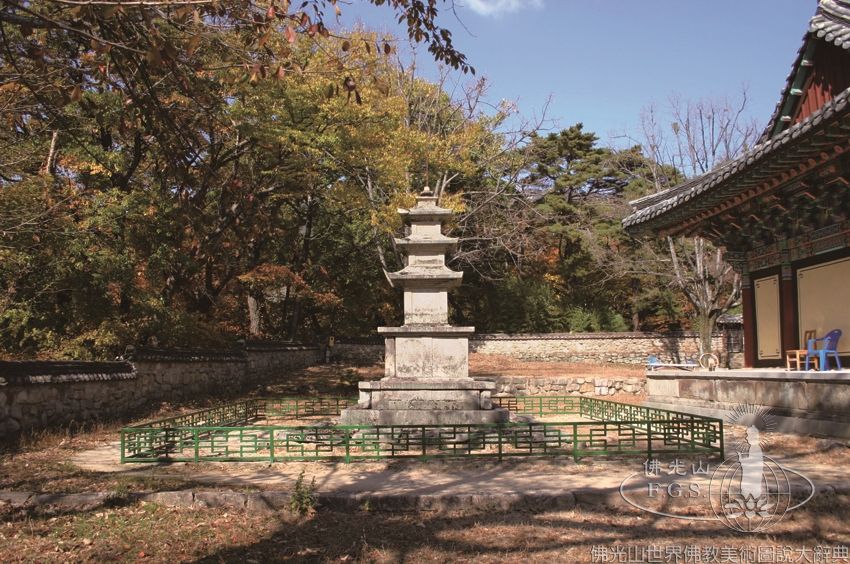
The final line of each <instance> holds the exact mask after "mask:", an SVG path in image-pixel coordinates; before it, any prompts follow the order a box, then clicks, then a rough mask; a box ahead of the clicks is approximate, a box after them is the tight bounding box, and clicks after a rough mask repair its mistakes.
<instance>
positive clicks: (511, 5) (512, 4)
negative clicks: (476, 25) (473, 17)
mask: <svg viewBox="0 0 850 564" xmlns="http://www.w3.org/2000/svg"><path fill="white" fill-rule="evenodd" d="M464 3H465V4H466V6H467V7H468V8H469V9H470V10H472V11H473V12H475V13H476V14H480V15H482V16H501V15H502V14H508V13H510V12H516V11H518V10H519V9H520V8H524V7H525V8H539V7H541V6H542V5H543V0H466V1H465V2H464Z"/></svg>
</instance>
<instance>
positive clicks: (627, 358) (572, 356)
mask: <svg viewBox="0 0 850 564" xmlns="http://www.w3.org/2000/svg"><path fill="white" fill-rule="evenodd" d="M726 342H727V339H726V336H725V334H723V333H718V334H716V335H715V336H714V337H713V338H712V345H711V346H712V350H713V351H715V352H716V353H718V352H719V356H720V364H721V366H728V367H730V368H740V367H741V366H743V353H741V352H730V351H728V350H727V347H726ZM469 351H470V352H471V353H479V354H492V355H504V356H510V357H512V358H516V359H519V360H527V361H551V362H575V363H584V362H592V363H618V364H644V363H646V359H647V357H648V356H649V355H655V356H656V357H658V358H659V360H661V361H662V362H677V363H679V362H684V361H685V360H686V359H689V358H693V359H696V358H697V357H698V356H699V342H698V337H697V335H696V334H695V333H676V334H659V333H552V334H522V335H507V334H479V335H474V336H473V337H471V338H470V340H469ZM330 354H331V359H332V360H341V361H346V362H362V363H371V362H380V361H381V360H382V359H383V354H384V348H383V343H382V342H381V341H380V340H377V339H371V340H365V339H364V340H352V341H345V340H341V341H337V343H336V344H335V345H334V347H333V348H332V349H331V353H330Z"/></svg>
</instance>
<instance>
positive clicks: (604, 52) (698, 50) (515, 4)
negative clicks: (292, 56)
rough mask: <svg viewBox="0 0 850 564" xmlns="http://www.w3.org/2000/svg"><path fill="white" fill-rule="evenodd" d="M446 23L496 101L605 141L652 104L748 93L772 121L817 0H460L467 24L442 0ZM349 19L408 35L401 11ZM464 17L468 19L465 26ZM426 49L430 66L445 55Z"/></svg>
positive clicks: (367, 12)
mask: <svg viewBox="0 0 850 564" xmlns="http://www.w3.org/2000/svg"><path fill="white" fill-rule="evenodd" d="M441 6H442V7H443V11H444V12H445V13H444V15H443V16H442V17H441V20H440V22H441V24H442V25H444V26H445V27H448V28H449V29H451V30H452V32H453V35H454V39H455V42H456V44H457V47H458V48H459V49H460V50H461V51H462V52H463V53H465V54H466V55H467V57H468V58H469V61H470V63H471V64H472V65H473V66H474V67H475V68H476V71H477V73H478V74H479V75H483V76H485V77H487V78H488V79H489V81H490V83H491V84H490V91H489V93H490V96H489V97H490V99H491V100H492V101H498V100H500V99H509V100H515V101H517V102H518V104H519V110H520V112H521V113H522V114H523V115H526V116H532V115H535V114H537V115H539V113H540V111H541V110H542V108H543V107H544V105H545V104H546V101H547V99H548V98H549V97H550V95H551V98H552V99H551V104H550V105H549V108H548V110H547V115H548V117H551V118H555V119H556V120H557V123H556V125H557V126H560V127H566V126H569V125H570V124H572V123H575V122H579V121H580V122H583V123H584V124H585V127H586V128H587V129H589V130H591V131H594V132H596V133H597V135H599V136H600V137H601V138H602V140H603V141H605V142H607V141H609V140H610V139H611V136H615V135H620V134H622V133H624V132H625V133H629V134H636V133H637V129H638V122H639V115H640V112H641V108H643V107H645V106H647V105H648V104H651V103H655V104H656V105H657V106H659V107H663V105H664V104H666V101H667V99H668V98H669V96H670V95H671V94H674V93H675V94H679V95H680V96H681V97H682V98H683V99H697V98H701V97H722V96H725V95H729V96H735V95H737V94H738V93H739V92H740V90H741V87H742V85H746V86H747V88H748V92H749V98H750V106H749V107H750V113H751V115H752V116H754V117H755V118H757V119H758V120H759V122H760V123H761V124H764V123H765V122H766V121H767V119H768V118H769V116H770V114H771V112H772V111H773V108H774V105H775V104H776V102H777V100H778V98H779V93H780V90H781V89H782V86H783V85H784V83H785V77H786V76H787V75H788V72H789V70H790V68H791V63H792V62H793V61H794V58H795V56H796V53H797V49H799V47H800V45H801V39H802V37H803V34H804V33H805V31H806V27H807V24H808V20H809V18H810V17H811V16H812V15H813V14H814V11H815V8H816V6H817V3H816V1H815V0H709V1H706V0H702V1H701V0H456V1H455V7H456V11H457V14H458V16H459V17H460V20H461V22H462V24H461V23H460V22H459V21H458V20H456V19H455V16H454V15H453V14H452V13H451V12H450V10H448V9H446V6H448V4H441ZM343 14H344V19H343V20H342V21H343V23H350V22H352V21H354V20H358V21H362V22H363V23H364V24H366V25H367V26H369V27H372V28H378V29H380V30H389V31H393V32H396V33H397V34H400V33H401V30H400V28H398V27H397V26H396V25H395V23H394V22H393V20H392V19H391V18H390V17H389V14H390V12H389V10H387V9H386V8H383V9H378V8H374V7H369V6H363V5H361V4H360V3H358V2H355V3H353V4H352V5H349V6H347V7H344V12H343ZM464 26H465V28H466V29H464ZM426 55H427V53H426V52H425V51H424V49H423V50H422V53H421V54H420V55H419V56H418V61H420V70H421V72H422V74H423V75H424V76H426V77H427V76H428V75H429V73H434V65H433V64H432V63H431V62H430V61H428V62H426V61H425V59H426V58H427V57H426Z"/></svg>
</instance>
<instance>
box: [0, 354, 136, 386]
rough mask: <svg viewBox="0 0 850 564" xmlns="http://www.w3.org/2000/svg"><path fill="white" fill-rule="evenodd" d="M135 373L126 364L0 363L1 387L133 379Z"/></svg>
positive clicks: (71, 362)
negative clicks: (7, 385)
mask: <svg viewBox="0 0 850 564" xmlns="http://www.w3.org/2000/svg"><path fill="white" fill-rule="evenodd" d="M135 377H136V370H135V369H134V368H133V366H132V365H131V364H130V363H127V362H81V361H39V360H23V361H0V385H6V384H18V385H24V384H49V383H54V384H55V383H60V382H93V381H97V380H132V379H133V378H135Z"/></svg>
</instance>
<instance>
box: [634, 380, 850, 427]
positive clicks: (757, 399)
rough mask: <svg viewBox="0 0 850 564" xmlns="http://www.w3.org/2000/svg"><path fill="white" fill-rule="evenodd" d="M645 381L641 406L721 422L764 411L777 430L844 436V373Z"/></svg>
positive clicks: (847, 390)
mask: <svg viewBox="0 0 850 564" xmlns="http://www.w3.org/2000/svg"><path fill="white" fill-rule="evenodd" d="M646 377H647V384H646V391H647V394H648V397H647V402H648V403H647V405H654V406H658V407H665V408H669V409H675V410H679V411H688V412H693V413H697V414H699V415H707V416H711V417H720V418H724V419H726V420H727V421H728V420H731V419H732V418H734V417H735V413H736V412H737V410H740V409H741V407H742V406H748V408H749V409H753V408H755V409H758V410H761V411H768V410H769V413H770V419H773V424H774V429H775V430H777V431H783V432H793V433H803V434H814V435H827V436H838V437H845V438H850V372H790V371H787V372H786V371H783V370H759V369H753V370H741V371H722V370H718V371H716V372H704V371H694V372H682V371H669V370H659V371H656V372H649V373H647V376H646ZM741 424H745V425H746V424H749V422H748V421H742V422H741Z"/></svg>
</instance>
